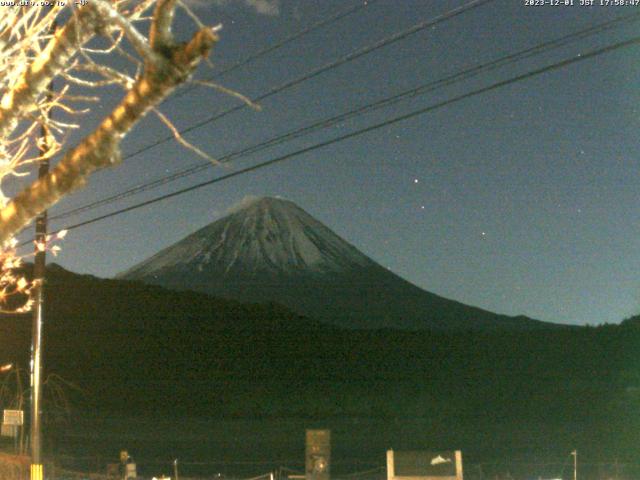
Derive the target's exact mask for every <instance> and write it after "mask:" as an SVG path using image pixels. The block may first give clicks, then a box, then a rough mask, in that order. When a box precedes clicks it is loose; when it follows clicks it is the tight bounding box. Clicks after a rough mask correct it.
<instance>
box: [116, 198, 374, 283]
mask: <svg viewBox="0 0 640 480" xmlns="http://www.w3.org/2000/svg"><path fill="white" fill-rule="evenodd" d="M373 263H374V262H373V261H371V260H370V259H369V258H367V257H366V256H365V255H363V254H362V253H360V252H359V251H358V250H357V249H356V248H355V247H353V246H351V245H349V244H348V243H347V242H345V241H344V240H342V239H341V238H340V237H338V236H337V235H336V234H335V233H333V232H332V231H331V230H329V229H328V228H327V227H325V226H324V225H323V224H321V223H320V222H318V221H317V220H316V219H315V218H313V217H312V216H311V215H309V214H308V213H307V212H305V211H304V210H302V209H301V208H299V207H298V206H296V205H295V204H294V203H292V202H289V201H286V200H280V199H277V198H258V199H255V198H253V199H249V200H245V201H243V202H242V204H241V205H240V207H239V208H236V209H235V211H234V212H232V213H231V214H230V215H228V216H227V217H225V218H223V219H221V220H218V221H217V222H214V223H212V224H211V225H208V226H206V227H204V228H203V229H201V230H199V231H197V232H195V233H194V234H192V235H189V236H188V237H187V238H185V239H184V240H182V241H180V242H178V243H177V244H175V245H173V246H171V247H169V248H167V249H165V250H163V251H161V252H159V253H158V254H156V255H154V256H153V257H151V258H150V259H148V260H147V261H145V262H143V263H141V264H140V265H138V266H136V267H134V268H132V269H131V270H129V271H127V272H125V273H124V274H123V275H122V276H124V277H126V278H132V277H135V278H140V277H145V276H148V275H157V274H158V273H160V272H162V271H165V270H170V269H174V268H178V269H184V268H187V269H193V271H198V272H203V271H213V270H215V272H216V274H223V275H225V276H226V275H232V274H238V273H245V274H246V273H252V274H299V273H301V272H315V273H328V272H340V271H345V270H349V269H351V268H354V267H364V266H367V265H371V264H373Z"/></svg>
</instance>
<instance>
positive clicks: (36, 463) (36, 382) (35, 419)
mask: <svg viewBox="0 0 640 480" xmlns="http://www.w3.org/2000/svg"><path fill="white" fill-rule="evenodd" d="M52 32H55V23H54V25H53V26H52ZM52 100H53V82H51V83H50V84H49V87H48V92H47V101H48V102H51V101H52ZM46 115H47V117H46V118H51V109H49V110H48V111H47V114H46ZM50 134H51V132H50V131H49V127H48V125H46V122H43V123H42V125H41V127H40V141H39V145H38V150H39V153H40V157H41V159H40V161H39V167H38V178H43V177H45V176H46V175H47V174H48V173H49V157H48V153H49V149H50V148H51V145H50V143H49V142H50V139H49V136H50ZM35 233H36V235H35V259H34V262H33V282H34V291H33V295H34V299H35V302H34V305H33V323H32V327H31V328H32V330H31V335H32V337H31V475H30V479H31V480H43V478H44V472H43V466H42V434H41V413H42V406H41V402H42V323H43V319H44V317H43V315H44V311H43V310H44V284H45V267H46V245H47V211H46V210H45V211H44V212H42V213H41V214H40V215H38V217H37V218H36V232H35Z"/></svg>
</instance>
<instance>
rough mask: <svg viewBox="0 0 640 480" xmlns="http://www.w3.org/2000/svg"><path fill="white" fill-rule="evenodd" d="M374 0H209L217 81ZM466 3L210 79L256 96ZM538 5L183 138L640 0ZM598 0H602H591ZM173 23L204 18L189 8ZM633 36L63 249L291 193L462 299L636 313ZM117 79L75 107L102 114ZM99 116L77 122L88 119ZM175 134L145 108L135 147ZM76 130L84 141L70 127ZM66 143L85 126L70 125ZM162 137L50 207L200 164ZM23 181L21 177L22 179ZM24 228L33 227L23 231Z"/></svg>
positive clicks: (243, 134)
mask: <svg viewBox="0 0 640 480" xmlns="http://www.w3.org/2000/svg"><path fill="white" fill-rule="evenodd" d="M361 3H362V1H361V0H359V1H351V0H340V1H337V0H323V1H321V2H320V1H310V0H281V1H280V2H277V1H275V0H274V1H271V2H269V1H267V0H242V1H241V0H228V1H225V2H222V1H216V0H200V1H197V2H191V4H192V5H193V7H194V8H195V11H196V12H197V14H198V15H199V16H200V18H201V19H202V21H203V22H205V23H207V24H216V23H218V22H221V23H223V25H224V28H223V31H222V33H221V42H220V44H219V45H218V47H217V48H216V50H215V51H214V52H213V55H212V57H211V58H212V61H213V67H209V66H206V65H204V66H203V67H202V68H201V69H200V70H199V73H198V77H199V78H208V77H211V76H212V75H215V73H216V72H217V71H221V70H223V69H225V68H226V67H229V66H231V65H234V64H235V63H236V62H238V61H240V60H242V59H244V58H245V57H247V56H249V55H251V54H253V53H255V52H257V51H259V50H261V49H263V48H265V47H267V46H269V45H272V44H274V43H276V42H278V41H280V40H281V39H284V38H286V37H287V36H289V35H291V34H293V33H295V32H298V31H300V30H302V29H304V28H306V27H307V26H308V25H311V24H313V23H315V22H318V21H320V20H322V19H324V18H327V17H330V16H332V15H335V14H336V13H337V12H339V11H343V10H346V9H348V8H350V7H353V6H355V5H358V4H361ZM465 3H466V1H457V0H456V1H454V0H378V1H376V2H369V5H368V6H367V7H366V8H364V9H362V10H359V11H358V12H356V13H354V14H352V15H349V16H347V17H345V18H343V19H341V20H339V21H336V22H333V23H332V24H331V25H329V26H327V27H325V28H322V29H319V30H317V31H315V32H313V33H311V34H309V35H306V36H304V37H302V38H300V39H298V40H296V41H294V42H292V43H290V44H289V45H287V46H285V47H283V48H281V49H278V50H276V51H274V52H272V53H270V54H268V55H264V56H262V57H260V58H259V59H257V60H256V61H254V62H251V63H249V64H247V65H245V66H243V67H242V68H238V69H236V70H234V71H233V72H230V73H228V74H225V75H223V76H222V77H220V78H217V79H216V81H218V82H219V83H221V84H223V85H224V86H226V87H229V88H232V89H234V90H237V91H239V92H241V93H243V94H245V95H248V96H249V97H252V98H255V97H257V96H259V95H260V94H262V93H264V92H266V91H268V90H270V89H271V88H273V87H274V86H277V85H280V84H282V83H284V82H286V81H288V80H290V79H293V78H296V77H298V76H301V75H303V74H305V73H306V72H309V71H311V70H313V69H315V68H318V67H320V66H322V65H325V64H327V63H330V62H333V61H334V60H336V59H337V58H339V57H342V56H344V55H346V54H348V53H350V52H352V51H355V50H357V49H360V48H362V47H364V46H367V45H370V44H373V43H375V42H377V41H379V40H381V39H383V38H385V37H388V36H390V35H392V34H394V33H396V32H398V31H401V30H404V29H406V28H409V27H410V26H412V25H414V24H416V23H418V22H421V21H424V20H426V19H429V18H434V17H436V16H438V15H439V14H442V13H444V12H446V11H448V10H450V9H452V8H455V7H458V6H461V5H463V4H465ZM574 3H575V5H574V6H550V5H545V6H527V5H525V1H524V0H495V1H492V2H490V3H488V4H486V5H483V6H480V7H478V8H475V9H473V10H471V11H469V12H467V13H464V14H462V15H460V16H457V17H456V18H453V19H451V20H449V21H447V22H444V23H440V24H438V25H437V26H436V27H434V28H429V29H427V30H424V31H421V32H418V33H416V34H414V35H411V36H408V37H407V38H405V39H404V40H402V41H399V42H396V43H394V44H393V45H390V46H388V47H385V48H382V49H379V50H376V51H374V52H372V53H370V54H368V55H366V56H363V57H361V58H359V59H357V60H355V61H353V62H349V63H346V64H344V65H342V66H339V67H337V68H335V69H332V70H330V71H328V72H326V73H323V74H321V75H318V76H316V77H315V78H313V79H311V80H309V81H306V82H304V83H301V84H299V85H297V86H295V87H293V88H291V89H288V90H286V91H284V92H282V93H280V94H277V95H274V96H272V97H271V98H269V99H268V100H265V101H264V102H262V103H261V105H262V107H263V110H262V111H261V112H257V111H254V110H251V109H248V108H245V109H243V110H242V111H239V112H236V113H233V114H230V115H227V116H226V117H225V118H224V119H222V120H220V121H217V122H213V123H210V124H207V125H206V126H204V127H203V128H199V129H196V130H195V131H192V132H191V133H189V134H188V135H187V138H188V139H189V140H190V141H192V142H193V143H194V144H196V145H198V146H199V147H200V148H202V149H203V150H205V151H207V152H208V153H210V154H211V155H212V156H214V157H221V156H223V155H224V154H226V153H229V152H231V151H234V150H237V149H239V148H242V147H246V146H250V145H253V144H255V143H258V142H261V141H263V140H266V139H269V138H270V137H273V136H275V135H278V134H280V133H284V132H287V131H289V130H290V129H293V128H296V127H299V126H302V125H305V124H307V123H310V122H313V121H317V120H320V119H323V118H328V117H330V116H332V115H335V114H338V113H341V112H344V111H347V110H350V109H353V108H356V107H359V106H361V105H365V104H367V103H370V102H374V101H376V100H379V99H381V98H384V97H387V96H390V95H393V94H396V93H398V92H401V91H403V90H406V89H409V88H412V87H415V86H418V85H421V84H424V83H427V82H429V81H433V80H437V79H440V78H443V77H446V76H448V75H452V74H455V73H457V72H459V71H461V70H464V69H466V68H469V67H472V66H474V65H476V64H477V63H482V62H489V61H491V60H494V59H497V58H500V57H502V56H504V55H507V54H509V53H512V52H516V51H518V50H521V49H524V48H527V47H531V46H535V45H537V44H539V43H542V42H545V41H548V40H552V39H554V38H558V37H561V36H563V35H566V34H569V33H572V32H575V31H578V30H581V29H584V28H587V27H589V26H592V25H596V24H598V23H602V22H605V21H607V20H610V19H613V18H615V17H619V16H623V15H633V14H638V13H640V6H635V7H634V6H594V7H583V6H579V3H580V0H574ZM596 3H599V0H596ZM639 25H640V21H638V22H635V23H631V24H627V25H626V26H623V27H621V28H616V29H614V30H611V31H607V32H604V33H600V34H596V35H593V36H591V37H588V38H584V39H581V40H579V41H577V42H574V43H572V44H569V45H566V46H564V47H562V48H559V49H557V50H554V51H552V52H549V53H545V54H542V55H539V56H535V57H533V58H529V59H527V60H524V61H522V62H518V63H516V64H513V65H509V66H506V67H504V68H500V69H497V70H494V71H492V72H489V73H485V74H482V75H478V76H477V77H474V78H473V79H469V80H465V81H462V82H459V83H456V84H455V85H451V86H448V87H445V88H441V89H438V90H435V91H433V92H430V93H428V94H426V95H421V96H417V97H414V98H411V99H409V100H407V101H404V102H401V103H399V104H397V105H394V106H392V107H390V108H385V109H382V110H378V111H376V112H373V113H371V114H368V115H363V116H361V117H358V118H357V119H353V120H349V121H347V122H344V123H341V124H339V125H337V126H333V127H331V128H329V129H326V130H323V131H320V132H317V133H314V134H312V135H308V136H305V137H303V138H300V139H297V140H294V141H292V142H288V143H285V144H282V145H279V146H277V147H275V148H271V149H269V150H265V151H262V152H260V153H258V154H255V155H252V156H247V157H244V158H242V159H238V160H236V161H233V162H232V163H230V164H228V165H227V166H226V167H215V168H210V169H208V170H207V171H204V172H200V173H198V174H197V175H192V176H189V177H187V178H184V179H182V180H180V181H177V182H173V183H170V184H167V185H164V186H162V187H161V188H158V189H155V190H152V191H149V192H146V193H144V194H142V195H139V196H135V197H131V198H128V199H126V200H124V201H121V202H117V203H112V204H110V205H108V206H105V207H103V208H99V209H95V210H92V211H88V212H85V213H83V214H82V215H77V216H73V217H68V218H65V219H60V220H54V221H53V222H52V225H51V227H52V228H53V229H58V228H62V227H65V226H67V225H71V224H75V223H78V222H80V221H83V220H86V219H90V218H93V217H95V216H98V215H101V214H104V213H108V212H110V211H112V210H115V209H117V208H122V207H126V206H128V205H131V204H134V203H137V202H140V201H143V200H146V199H149V198H153V197H155V196H158V195H161V194H163V193H167V192H171V191H173V190H176V189H178V188H182V187H185V186H188V185H191V184H194V183H197V182H199V181H204V180H207V179H210V178H214V177H217V176H221V175H224V174H227V173H230V172H233V171H234V170H235V169H238V168H241V167H245V166H248V165H252V164H255V163H258V162H262V161H265V160H268V159H270V158H274V157H277V156H278V155H282V154H284V153H288V152H292V151H295V150H298V149H300V148H304V147H307V146H310V145H313V144H314V143H317V142H320V141H323V140H327V139H330V138H332V137H334V136H338V135H343V134H345V133H348V132H351V131H354V130H357V129H359V128H363V127H366V126H367V125H371V124H373V123H377V122H381V121H384V120H385V119H388V118H391V117H394V116H397V115H401V114H403V113H406V112H409V111H412V110H416V109H419V108H423V107H426V106H428V105H431V104H435V103H438V102H441V101H443V100H446V99H448V98H452V97H455V96H457V95H460V94H463V93H466V92H469V91H471V90H474V89H477V88H481V87H483V86H486V85H490V84H491V83H494V82H497V81H499V80H503V79H508V78H511V77H513V76H516V75H519V74H522V73H525V72H528V71H530V70H534V69H536V68H539V67H541V66H544V65H548V64H551V63H554V62H557V61H559V60H562V59H565V58H571V57H574V56H576V55H578V54H580V53H582V54H584V53H586V52H588V51H590V50H592V49H596V48H599V47H603V46H606V45H609V44H613V43H615V42H618V41H620V40H625V39H629V38H632V37H634V36H635V35H637V34H638V31H639V28H638V27H639ZM176 31H177V34H178V35H179V36H180V37H182V38H186V37H187V36H188V34H189V33H190V32H192V31H194V26H193V24H192V23H190V21H189V20H188V19H187V18H186V17H181V18H180V19H179V24H178V25H177V28H176ZM639 79H640V47H639V46H631V47H628V48H624V49H620V50H616V51H614V52H611V53H607V54H604V55H600V56H597V57H595V58H592V59H588V60H585V61H583V62H578V63H576V64H573V65H570V66H567V67H566V68H562V69H559V70H556V71H551V72H548V73H545V74H542V75H539V76H537V77H534V78H529V79H526V80H523V81H519V82H517V83H513V84H511V85H508V86H505V87H503V88H499V89H496V90H493V91H491V92H487V93H485V94H482V95H478V96H475V97H472V98H468V99H465V100H462V101H459V102H456V103H454V104H451V105H448V106H446V107H443V108H441V109H438V110H435V111H432V112H430V113H427V114H425V115H421V116H417V117H415V118H412V119H410V120H407V121H403V122H400V123H396V124H394V125H391V126H389V127H386V128H382V129H379V130H376V131H374V132H371V133H367V134H364V135H362V136H359V137H356V138H352V139H349V140H346V141H343V142H340V143H338V144H335V145H332V146H329V147H327V148H324V149H319V150H315V151H313V152H311V153H308V154H304V155H300V156H298V157H295V158H293V159H291V160H289V161H286V162H283V163H279V164H277V165H274V166H271V167H268V168H264V169H261V170H257V171H255V172H253V173H249V174H246V175H241V176H238V177H235V178H233V179H231V180H228V181H224V182H220V183H217V184H215V185H212V186H209V187H205V188H203V189H199V190H196V191H193V192H191V193H188V194H185V195H182V196H179V197H175V198H172V199H169V200H166V201H163V202H160V203H156V204H154V205H152V206H149V207H145V208H142V209H138V210H136V211H133V212H129V213H125V214H122V215H118V216H116V217H113V218H110V219H107V220H104V221H100V222H97V223H94V224H92V225H89V226H85V227H82V228H78V229H75V230H73V231H71V232H70V233H69V235H68V236H67V238H66V239H65V241H64V242H63V244H62V247H63V250H62V252H61V254H60V256H59V258H58V259H56V260H55V261H57V262H58V263H60V264H61V265H63V266H64V267H66V268H68V269H70V270H73V271H76V272H82V273H91V274H94V275H97V276H100V277H110V276H113V275H114V274H116V273H118V272H120V271H122V270H125V269H126V268H128V267H130V266H132V265H133V264H134V263H137V262H139V261H141V260H143V259H145V258H147V257H148V256H150V255H152V254H153V253H155V252H156V251H158V250H159V249H161V248H164V247H166V246H169V245H171V244H173V243H175V242H176V241H178V240H180V239H181V238H183V237H184V236H186V235H187V234H189V233H191V232H193V231H194V230H196V229H198V228H201V227H203V226H205V225H207V224H208V223H210V222H212V221H214V220H216V219H218V218H220V217H221V216H223V215H224V213H225V211H226V210H227V209H229V208H230V207H231V206H233V205H234V204H236V203H237V202H239V201H240V200H241V199H242V198H243V197H245V196H247V195H273V196H275V195H279V196H282V197H284V198H287V199H289V200H292V201H294V202H296V203H297V204H298V205H299V206H301V207H302V208H304V209H305V210H307V211H308V212H309V213H311V214H312V215H313V216H315V217H316V218H318V219H319V220H320V221H322V222H324V223H325V224H326V225H327V226H329V227H330V228H332V229H333V230H334V231H335V232H336V233H338V234H339V235H341V236H342V237H343V238H345V239H346V240H348V241H349V242H350V243H352V244H353V245H355V246H356V247H358V248H359V249H360V250H362V251H363V252H364V253H366V254H367V255H369V256H370V257H371V258H373V259H374V260H376V261H378V262H379V263H381V264H382V265H384V266H386V267H388V268H390V269H391V270H392V271H394V272H396V273H398V274H399V275H401V276H402V277H404V278H406V279H408V280H410V281H411V282H413V283H415V284H416V285H418V286H420V287H422V288H424V289H426V290H428V291H431V292H434V293H437V294H439V295H442V296H444V297H448V298H452V299H455V300H458V301H461V302H464V303H467V304H470V305H476V306H479V307H482V308H484V309H487V310H491V311H495V312H499V313H506V314H511V315H515V314H525V315H527V316H530V317H533V318H537V319H541V320H548V321H554V322H561V323H572V324H585V323H589V324H600V323H604V322H619V321H620V320H622V319H623V318H625V317H628V316H631V315H634V314H638V313H640V215H639V210H638V208H639V207H640V202H638V197H639V196H640V190H639V189H638V187H639V186H640V169H639V168H638V152H639V151H640V134H639V132H640V130H639V127H640V111H639V109H638V106H639V105H640V83H639ZM118 95H119V93H118V91H117V90H116V89H115V88H114V89H113V90H109V91H107V92H106V94H105V98H104V101H103V103H102V104H101V107H100V108H98V109H96V110H95V111H94V112H93V113H92V114H91V115H89V116H88V117H86V118H85V119H83V126H85V127H87V128H90V127H91V126H92V125H95V124H96V123H97V122H98V121H99V119H100V116H101V115H104V114H106V113H107V112H108V111H109V108H110V105H112V104H113V102H114V101H115V100H116V99H117V98H118ZM179 95H180V96H178V97H176V98H173V99H169V100H168V101H166V102H165V104H164V105H163V106H162V107H161V110H162V112H163V113H165V114H167V115H169V116H170V118H171V119H172V120H173V121H174V122H175V124H176V125H177V126H178V127H179V128H185V127H188V126H190V125H193V124H194V123H197V122H198V121H201V120H204V119H206V118H208V117H210V116H212V115H215V114H216V113H218V112H221V111H224V110H226V109H228V108H231V107H234V106H236V105H238V100H237V99H234V98H231V97H229V96H225V95H223V94H221V93H218V92H216V91H214V90H212V89H208V88H203V87H196V88H192V89H190V90H187V91H186V92H185V93H180V92H179ZM88 131H89V130H86V129H85V130H83V132H85V133H86V132H88ZM168 133H169V132H168V131H167V130H166V128H165V127H164V126H163V125H162V124H161V123H160V122H159V121H158V120H157V119H156V118H154V117H152V116H149V117H148V118H147V119H145V120H144V121H143V122H142V124H140V125H139V126H138V127H137V128H136V129H135V131H134V132H132V133H131V134H130V135H129V137H127V139H126V141H125V143H124V146H123V151H124V154H125V155H127V154H128V153H130V152H134V151H136V150H137V149H139V148H141V147H144V146H145V145H148V144H149V143H152V142H153V141H155V140H157V139H159V138H163V137H165V136H166V135H167V134H168ZM74 138H78V137H74ZM72 140H73V139H72ZM203 162H204V160H202V159H200V158H199V157H197V156H196V155H195V154H193V153H192V152H190V151H187V150H185V149H184V148H182V147H180V146H179V145H177V144H176V143H175V142H167V143H164V144H162V145H161V146H158V147H156V148H153V149H150V150H148V151H146V152H144V153H142V154H140V155H137V156H134V157H132V158H130V159H127V160H126V162H125V163H124V164H123V165H121V166H120V167H118V168H116V169H113V170H110V171H103V172H100V173H98V174H96V175H94V176H93V177H92V178H91V180H90V182H89V185H88V186H87V187H86V188H85V189H84V190H83V191H81V192H78V193H76V194H74V195H72V196H70V197H69V198H67V199H65V200H64V201H63V202H61V203H60V204H59V205H58V206H56V207H55V208H54V209H52V210H51V212H50V215H52V216H55V215H56V214H59V213H61V212H64V211H67V210H69V209H71V208H74V207H78V206H82V205H85V204H87V203H89V202H92V201H94V200H97V199H100V198H102V197H104V196H107V195H111V194H114V193H118V192H120V191H122V190H125V189H127V188H128V187H132V186H135V185H138V184H141V183H144V182H148V181H151V180H154V179H157V178H160V177H162V176H163V175H167V174H170V173H173V172H175V171H178V170H180V169H183V168H185V167H187V166H192V165H197V164H201V163H203ZM14 188H17V187H14ZM25 238H27V237H26V236H25V235H24V234H23V235H21V236H20V239H25Z"/></svg>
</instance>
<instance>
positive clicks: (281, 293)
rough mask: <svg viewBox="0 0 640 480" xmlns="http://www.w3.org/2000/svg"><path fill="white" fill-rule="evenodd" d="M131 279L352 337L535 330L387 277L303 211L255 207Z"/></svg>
mask: <svg viewBox="0 0 640 480" xmlns="http://www.w3.org/2000/svg"><path fill="white" fill-rule="evenodd" d="M119 277H121V278H125V279H130V280H141V281H143V282H146V283H152V284H157V285H162V286H165V287H167V288H173V289H178V290H195V291H199V292H204V293H208V294H212V295H217V296H222V297H227V298H233V299H236V300H240V301H248V302H277V303H281V304H283V305H285V306H287V307H289V308H290V309H292V310H293V311H295V312H297V313H299V314H302V315H305V316H308V317H312V318H316V319H318V320H322V321H326V322H331V323H335V324H338V325H341V326H344V327H351V328H381V327H395V328H407V329H409V328H410V329H420V328H467V329H468V328H495V327H500V326H502V327H510V328H535V327H537V326H540V325H543V323H542V322H537V321H535V320H530V319H526V318H524V317H516V318H512V317H506V316H504V315H497V314H494V313H491V312H487V311H484V310H481V309H478V308H475V307H470V306H467V305H463V304H461V303H458V302H455V301H453V300H448V299H446V298H442V297H440V296H438V295H435V294H433V293H429V292H426V291H424V290H422V289H420V288H418V287H416V286H415V285H413V284H411V283H409V282H407V281H406V280H403V279H402V278H400V277H398V276H397V275H395V274H394V273H392V272H390V271H388V270H387V269H385V268H383V267H382V266H380V265H379V264H377V263H376V262H374V261H373V260H371V259H370V258H369V257H367V256H366V255H364V254H363V253H361V252H360V251H359V250H358V249H356V248H355V247H354V246H352V245H351V244H349V243H348V242H346V241H345V240H343V239H342V238H340V237H339V236H338V235H336V234H335V233H334V232H332V231H331V230H330V229H329V228H327V227H326V226H325V225H323V224H322V223H321V222H319V221H318V220H316V219H315V218H313V217H312V216H311V215H309V214H308V213H307V212H305V211H304V210H302V209H301V208H300V207H298V206H297V205H295V204H294V203H292V202H290V201H287V200H283V199H280V198H273V197H262V198H246V199H245V200H243V201H242V202H241V203H240V204H239V205H238V206H236V207H234V208H233V209H232V210H231V211H229V213H228V214H227V215H226V216H225V217H223V218H221V219H220V220H217V221H215V222H213V223H211V224H210V225H208V226H206V227H204V228H202V229H200V230H198V231H197V232H195V233H193V234H191V235H189V236H187V237H186V238H184V239H183V240H181V241H179V242H178V243H176V244H174V245H173V246H170V247H168V248H166V249H164V250H162V251H160V252H158V253H157V254H155V255H154V256H152V257H151V258H149V259H147V260H145V261H143V262H142V263H140V264H138V265H136V266H134V267H133V268H131V269H130V270H128V271H126V272H124V273H123V274H121V275H119Z"/></svg>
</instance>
